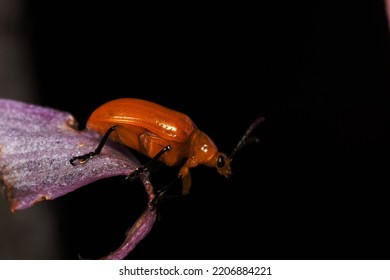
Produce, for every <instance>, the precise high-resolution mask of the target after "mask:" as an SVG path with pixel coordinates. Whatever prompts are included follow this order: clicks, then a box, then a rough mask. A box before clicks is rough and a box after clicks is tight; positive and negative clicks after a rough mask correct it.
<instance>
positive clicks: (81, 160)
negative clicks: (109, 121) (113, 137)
mask: <svg viewBox="0 0 390 280" xmlns="http://www.w3.org/2000/svg"><path fill="white" fill-rule="evenodd" d="M117 128H118V126H117V125H114V126H112V127H110V128H109V129H108V130H107V131H106V133H105V134H104V136H103V138H102V139H101V140H100V143H99V145H98V146H97V148H96V149H95V151H93V152H90V153H88V154H85V155H81V156H77V157H72V158H71V159H70V164H72V165H75V163H74V162H75V161H76V160H79V163H85V162H87V161H88V160H89V159H91V158H92V157H94V156H96V155H98V154H100V152H101V151H102V149H103V147H104V145H105V144H106V142H107V139H108V137H109V136H110V134H111V132H113V131H114V130H115V129H117Z"/></svg>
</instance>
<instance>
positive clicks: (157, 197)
mask: <svg viewBox="0 0 390 280" xmlns="http://www.w3.org/2000/svg"><path fill="white" fill-rule="evenodd" d="M181 178H182V177H181V175H179V176H177V177H176V178H175V179H173V180H172V181H171V182H169V183H168V184H167V185H165V186H164V187H162V188H161V189H159V190H157V191H156V195H155V197H154V199H153V200H152V201H150V202H149V207H152V209H154V207H156V205H157V203H159V202H161V201H164V200H167V199H171V198H178V197H182V196H183V194H184V193H183V194H179V195H165V193H166V192H167V190H168V189H170V188H171V187H172V186H173V185H175V184H176V183H177V181H179V180H180V179H181Z"/></svg>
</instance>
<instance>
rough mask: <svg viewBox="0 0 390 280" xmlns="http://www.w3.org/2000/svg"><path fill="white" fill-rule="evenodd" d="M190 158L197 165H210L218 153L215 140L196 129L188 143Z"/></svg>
mask: <svg viewBox="0 0 390 280" xmlns="http://www.w3.org/2000/svg"><path fill="white" fill-rule="evenodd" d="M188 149H189V150H188V156H189V157H190V158H189V159H191V160H194V161H196V162H197V164H204V165H207V166H211V165H210V161H211V159H212V158H213V157H214V155H215V154H216V153H217V152H218V148H217V146H216V145H215V144H214V142H213V140H211V139H210V137H208V136H207V134H205V133H204V132H203V131H201V130H199V129H197V128H195V129H194V131H193V132H192V134H191V136H190V140H189V141H188Z"/></svg>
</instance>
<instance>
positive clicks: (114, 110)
mask: <svg viewBox="0 0 390 280" xmlns="http://www.w3.org/2000/svg"><path fill="white" fill-rule="evenodd" d="M264 120H265V119H264V118H258V119H256V120H255V121H254V122H253V124H252V125H251V126H250V127H249V128H248V130H247V132H246V133H245V134H244V136H243V138H242V139H241V141H239V143H238V145H237V146H236V148H235V149H234V151H233V153H232V154H231V155H230V156H227V155H226V154H225V153H222V152H220V151H218V148H217V146H216V145H215V144H214V142H213V141H212V140H211V139H210V137H208V136H207V135H206V134H205V133H204V132H202V131H201V130H199V129H198V128H197V127H196V125H195V124H194V122H193V121H192V120H191V119H190V118H189V117H188V116H187V115H185V114H183V113H180V112H177V111H174V110H171V109H168V108H166V107H164V106H161V105H159V104H156V103H153V102H150V101H146V100H141V99H136V98H121V99H116V100H112V101H109V102H107V103H105V104H103V105H102V106H100V107H99V108H97V109H96V110H95V111H94V112H93V113H92V114H91V116H90V117H89V119H88V121H87V124H86V127H87V129H89V130H92V131H95V132H97V133H99V134H100V135H103V138H102V139H101V141H100V143H99V145H98V147H97V148H96V150H95V151H93V152H90V153H88V154H85V155H81V156H75V157H73V158H72V159H71V160H70V163H71V164H72V165H75V162H76V161H77V160H78V161H79V163H82V164H83V163H85V162H86V161H88V160H89V159H90V158H92V157H94V156H96V155H98V154H99V153H100V152H101V150H102V148H103V146H104V144H105V142H106V141H107V139H108V138H110V139H111V140H113V141H116V142H119V143H122V144H124V145H126V146H128V147H130V148H132V149H134V150H137V151H139V152H140V153H142V154H144V155H146V156H148V157H150V158H151V160H150V161H149V162H148V163H146V164H145V165H144V166H141V167H139V168H137V169H136V170H135V171H134V172H133V173H131V174H129V176H128V178H130V179H134V178H136V177H138V175H139V174H140V173H142V172H144V171H146V170H148V168H149V167H150V166H151V165H152V164H153V163H154V162H156V161H157V160H159V161H161V162H163V163H165V164H166V165H168V166H176V165H179V164H181V163H182V162H183V161H184V163H183V164H182V166H181V168H180V171H179V174H178V178H181V179H182V182H183V188H182V193H183V194H188V192H189V191H190V187H191V177H190V172H189V169H190V168H193V167H195V166H197V165H199V164H203V165H206V166H209V167H215V168H216V169H217V171H218V173H219V174H221V175H223V176H225V177H226V178H229V177H230V175H231V169H230V162H231V160H232V158H233V155H234V154H235V153H236V152H237V151H238V150H239V149H240V148H241V147H242V146H244V144H246V143H249V142H252V141H258V139H257V138H254V137H253V138H250V139H248V136H249V134H250V133H251V132H252V130H253V129H254V128H255V127H256V126H257V125H258V124H259V123H261V122H263V121H264Z"/></svg>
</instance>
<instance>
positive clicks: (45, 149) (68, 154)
mask: <svg viewBox="0 0 390 280" xmlns="http://www.w3.org/2000/svg"><path fill="white" fill-rule="evenodd" d="M76 126H77V124H76V122H75V120H74V118H73V116H71V115H70V114H68V113H65V112H61V111H57V110H54V109H50V108H45V107H40V106H36V105H31V104H26V103H22V102H18V101H13V100H5V99H0V182H2V183H3V184H2V185H3V188H4V190H5V193H6V196H7V198H8V200H9V202H10V207H11V210H12V211H15V210H19V209H25V208H28V207H30V206H32V205H33V204H34V203H36V202H39V201H41V200H48V199H54V198H57V197H59V196H62V195H64V194H66V193H69V192H72V191H74V190H76V189H77V188H80V187H82V186H84V185H87V184H89V183H91V182H94V181H96V180H99V179H102V178H108V177H113V176H119V175H128V174H129V173H130V172H132V171H133V170H134V169H135V168H136V167H137V166H138V162H137V161H136V160H135V158H134V157H133V156H132V155H131V154H130V153H129V152H128V151H127V150H125V149H120V148H118V147H117V146H115V145H114V144H113V143H108V145H106V146H104V148H103V150H102V152H101V154H100V155H99V156H96V157H94V158H93V159H92V160H89V161H88V162H87V163H85V164H78V165H76V166H73V165H71V164H70V162H69V160H70V159H71V158H72V157H74V156H77V155H82V154H86V153H88V152H91V151H93V150H94V149H95V148H96V147H97V145H98V144H99V139H100V136H99V135H96V134H94V133H92V132H89V131H86V130H85V131H79V130H77V127H76ZM141 179H142V182H143V183H144V185H145V189H146V191H147V193H148V195H149V202H150V201H152V200H153V198H154V194H153V188H152V186H151V184H150V182H149V181H148V178H147V177H146V176H142V178H141ZM154 212H155V211H153V209H152V208H150V207H149V205H148V206H147V209H146V210H145V212H144V214H143V215H142V216H141V217H140V218H139V219H138V221H137V222H136V223H135V225H134V226H133V227H132V228H131V229H130V230H129V232H128V234H127V238H126V241H125V242H124V244H123V245H122V246H121V248H120V249H118V250H117V251H115V252H114V253H112V254H110V255H109V256H107V258H123V257H125V256H126V255H127V254H128V253H129V252H130V251H131V250H132V249H133V248H134V246H135V245H136V244H137V243H138V242H139V241H140V240H141V239H142V238H143V237H144V236H145V235H146V234H147V233H148V232H149V231H150V229H151V228H152V225H153V223H154V220H155V213H154Z"/></svg>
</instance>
